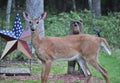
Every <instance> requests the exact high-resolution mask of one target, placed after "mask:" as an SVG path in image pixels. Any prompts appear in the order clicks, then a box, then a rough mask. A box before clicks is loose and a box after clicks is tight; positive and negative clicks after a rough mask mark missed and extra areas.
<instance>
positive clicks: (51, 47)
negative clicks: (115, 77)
mask: <svg viewBox="0 0 120 83" xmlns="http://www.w3.org/2000/svg"><path fill="white" fill-rule="evenodd" d="M23 16H24V18H25V20H26V21H28V22H29V25H30V29H31V41H32V45H33V47H34V48H35V53H36V55H37V56H38V58H39V59H40V60H41V62H42V66H43V67H42V73H41V83H47V79H48V75H49V72H50V69H51V64H52V62H53V61H55V60H67V61H72V60H77V62H78V63H79V65H81V66H82V62H83V61H86V62H88V63H89V64H91V65H92V66H93V67H94V68H96V69H97V70H98V71H99V72H100V73H101V74H102V75H103V77H104V79H105V80H106V83H110V82H109V79H108V74H107V71H106V70H105V69H104V68H103V67H102V66H101V65H100V64H99V63H98V54H99V48H100V46H103V47H104V48H105V51H106V52H107V53H108V54H111V51H110V49H109V45H108V43H107V41H106V40H105V39H104V38H100V37H95V36H92V35H89V34H79V35H70V36H64V37H41V36H40V35H39V29H38V26H40V25H39V23H40V22H41V20H43V19H44V18H45V17H46V13H43V14H42V15H41V16H40V17H39V18H32V17H30V16H29V14H28V13H27V12H23ZM81 68H82V69H83V71H84V73H86V72H87V73H89V75H91V74H90V72H89V69H88V70H87V69H86V70H84V67H81ZM88 77H89V76H88ZM88 82H89V79H87V81H86V83H88Z"/></svg>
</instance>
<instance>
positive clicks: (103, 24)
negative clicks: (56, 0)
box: [45, 10, 120, 48]
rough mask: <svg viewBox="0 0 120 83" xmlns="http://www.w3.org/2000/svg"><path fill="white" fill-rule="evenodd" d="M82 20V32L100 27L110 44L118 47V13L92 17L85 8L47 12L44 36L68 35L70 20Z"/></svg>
mask: <svg viewBox="0 0 120 83" xmlns="http://www.w3.org/2000/svg"><path fill="white" fill-rule="evenodd" d="M72 19H76V20H80V19H82V20H83V24H84V28H83V30H84V33H88V34H94V35H95V33H94V32H93V29H94V28H97V29H101V30H102V33H101V35H102V37H104V38H106V39H107V41H108V42H109V43H110V45H111V46H114V47H119V48H120V45H119V42H120V20H119V19H120V13H114V14H109V15H108V16H101V17H100V18H96V19H93V18H92V16H91V13H90V12H89V11H87V10H84V11H80V12H72V11H71V12H70V13H59V14H55V15H51V14H48V16H47V19H46V20H45V34H46V36H65V35H68V32H69V25H70V20H72Z"/></svg>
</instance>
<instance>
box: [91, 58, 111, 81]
mask: <svg viewBox="0 0 120 83" xmlns="http://www.w3.org/2000/svg"><path fill="white" fill-rule="evenodd" d="M90 64H91V65H92V66H93V67H94V68H95V69H97V70H98V71H99V72H100V73H101V74H102V75H103V77H104V79H105V81H106V83H110V82H109V79H108V74H107V71H106V70H105V69H104V68H103V67H102V66H101V65H100V64H99V63H98V62H97V61H96V59H93V60H91V61H90Z"/></svg>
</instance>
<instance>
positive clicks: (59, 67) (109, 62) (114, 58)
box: [0, 50, 120, 83]
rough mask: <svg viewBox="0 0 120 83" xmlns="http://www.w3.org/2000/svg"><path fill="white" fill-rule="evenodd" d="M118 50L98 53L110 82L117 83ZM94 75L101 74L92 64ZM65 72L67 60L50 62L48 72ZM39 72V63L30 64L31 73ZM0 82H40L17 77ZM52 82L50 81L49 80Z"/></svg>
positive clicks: (59, 82) (119, 51)
mask: <svg viewBox="0 0 120 83" xmlns="http://www.w3.org/2000/svg"><path fill="white" fill-rule="evenodd" d="M119 55H120V50H116V51H113V54H112V55H111V56H109V55H107V54H106V53H100V56H99V61H100V64H101V65H102V66H103V67H104V68H105V69H106V70H107V72H108V75H109V79H110V82H111V83H119V79H120V56H119ZM89 68H90V70H91V72H92V74H93V76H94V77H97V78H101V79H103V77H102V76H101V74H100V73H99V72H98V71H96V70H95V69H94V68H93V67H92V66H89ZM66 72H67V62H66V61H59V62H55V63H53V64H52V69H51V71H50V74H65V73H66ZM40 73H41V64H32V74H40ZM0 83H40V80H39V79H35V80H27V79H26V80H24V81H20V80H19V81H18V80H17V79H10V80H1V81H0ZM49 83H52V82H49ZM56 83H63V81H62V80H57V81H56ZM76 83H80V82H76Z"/></svg>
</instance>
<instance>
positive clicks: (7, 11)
mask: <svg viewBox="0 0 120 83" xmlns="http://www.w3.org/2000/svg"><path fill="white" fill-rule="evenodd" d="M11 6H12V0H8V2H7V9H6V23H7V26H8V27H9V23H10V13H11Z"/></svg>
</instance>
